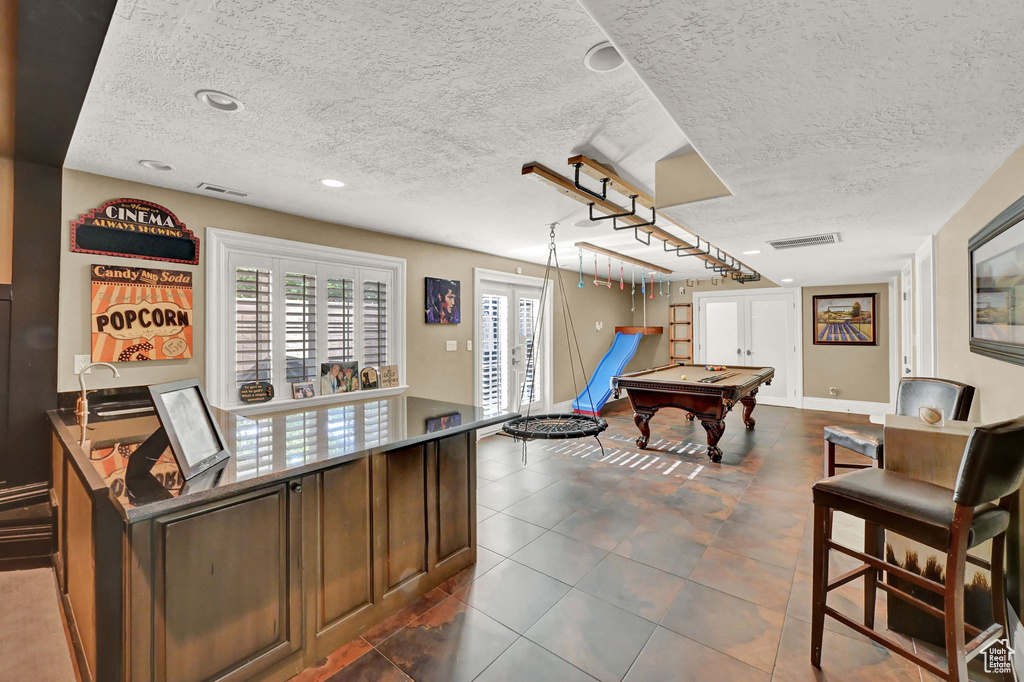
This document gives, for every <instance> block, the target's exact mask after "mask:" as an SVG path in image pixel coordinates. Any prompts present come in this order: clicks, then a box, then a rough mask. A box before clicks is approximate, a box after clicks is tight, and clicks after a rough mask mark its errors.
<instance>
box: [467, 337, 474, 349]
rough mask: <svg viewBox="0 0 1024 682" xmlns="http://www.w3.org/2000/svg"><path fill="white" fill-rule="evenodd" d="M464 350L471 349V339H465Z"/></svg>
mask: <svg viewBox="0 0 1024 682" xmlns="http://www.w3.org/2000/svg"><path fill="white" fill-rule="evenodd" d="M466 350H473V339H467V340H466Z"/></svg>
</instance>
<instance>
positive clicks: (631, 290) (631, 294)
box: [629, 263, 636, 313]
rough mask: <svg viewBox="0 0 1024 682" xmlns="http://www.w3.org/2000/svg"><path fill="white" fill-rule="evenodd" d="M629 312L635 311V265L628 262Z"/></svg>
mask: <svg viewBox="0 0 1024 682" xmlns="http://www.w3.org/2000/svg"><path fill="white" fill-rule="evenodd" d="M629 303H630V309H629V312H631V313H635V312H636V266H635V265H633V264H632V263H630V264H629Z"/></svg>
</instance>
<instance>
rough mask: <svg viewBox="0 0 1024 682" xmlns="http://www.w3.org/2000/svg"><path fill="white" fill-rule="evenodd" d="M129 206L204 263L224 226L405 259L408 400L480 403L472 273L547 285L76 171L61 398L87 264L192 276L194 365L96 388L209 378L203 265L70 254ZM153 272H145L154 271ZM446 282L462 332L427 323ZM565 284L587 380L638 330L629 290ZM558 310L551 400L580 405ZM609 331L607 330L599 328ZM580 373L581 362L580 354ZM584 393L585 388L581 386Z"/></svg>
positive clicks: (488, 261)
mask: <svg viewBox="0 0 1024 682" xmlns="http://www.w3.org/2000/svg"><path fill="white" fill-rule="evenodd" d="M123 197H129V198H135V199H145V200H148V201H153V202H156V203H158V204H161V205H163V206H165V207H167V208H168V209H169V210H170V211H171V212H172V213H174V214H175V215H176V216H177V217H178V218H179V219H180V220H181V221H182V222H183V223H185V225H186V226H187V227H188V228H189V229H190V230H192V231H193V232H195V234H196V235H198V236H199V238H200V257H201V258H202V257H203V256H204V254H205V249H204V248H203V246H204V243H205V242H204V228H206V227H217V228H223V229H226V230H234V231H237V232H248V233H252V234H259V235H265V236H272V237H280V238H284V239H290V240H294V241H300V242H308V243H310V244H323V245H329V246H337V247H342V248H346V249H352V250H356V251H365V252H368V253H377V254H383V255H387V256H398V257H401V258H405V259H406V260H407V270H406V277H407V282H408V291H407V299H406V311H407V320H406V330H407V341H406V342H407V363H408V367H407V369H406V376H405V377H403V381H404V382H406V383H408V384H409V387H410V389H409V395H418V396H423V397H429V398H436V399H441V400H451V401H455V402H463V403H472V402H473V399H474V385H473V372H474V352H470V351H467V350H466V341H468V340H470V339H472V338H473V332H474V315H475V304H474V300H475V296H474V291H473V268H474V267H480V268H486V269H489V270H498V271H503V272H515V269H516V267H522V268H523V274H524V275H532V276H535V277H540V276H542V275H543V273H544V267H543V266H540V265H533V264H528V263H523V262H521V261H515V260H512V259H508V258H501V257H498V256H490V255H486V254H482V253H478V252H475V251H468V250H464V249H456V248H451V247H446V246H440V245H437V244H430V243H427V242H420V241H415V240H411V239H405V238H402V237H394V236H390V235H385V234H380V233H376V232H368V231H365V230H358V229H355V228H350V227H345V226H342V225H336V224H333V223H326V222H321V221H318V220H310V219H308V218H300V217H297V216H293V215H288V214H284V213H279V212H276V211H270V210H266V209H261V208H253V207H251V206H246V205H245V204H240V203H235V202H230V201H224V200H221V199H216V198H211V197H200V196H196V195H194V194H188V193H184V192H177V191H173V190H167V189H161V188H158V187H152V186H149V185H142V184H137V183H132V182H126V181H122V180H116V179H113V178H108V177H103V176H99V175H91V174H88V173H81V172H78V171H71V170H65V171H64V201H63V207H62V211H63V227H62V230H63V236H62V244H63V246H62V255H61V281H60V327H59V332H58V333H59V338H58V359H57V361H58V363H59V367H58V380H57V390H58V391H70V390H75V389H77V388H78V383H77V377H76V375H75V374H74V356H75V354H85V353H88V352H89V326H90V325H89V323H90V320H89V314H88V313H89V310H90V307H89V295H90V292H89V265H90V264H91V263H112V264H115V265H116V264H122V265H135V266H137V267H168V268H170V269H180V270H190V271H192V272H193V273H194V285H193V287H194V299H195V300H194V307H195V311H196V312H195V316H194V325H195V343H194V349H193V353H194V356H193V358H192V359H190V360H186V361H180V360H178V361H150V362H146V363H134V364H121V365H119V368H120V371H121V378H120V380H115V379H113V378H112V377H110V375H109V374H108V373H107V372H96V374H95V376H94V377H92V378H91V379H90V382H89V383H90V385H95V386H96V387H97V388H100V387H110V386H134V385H142V384H152V383H157V382H162V381H172V380H175V379H182V378H187V377H200V378H204V362H205V357H206V354H205V339H204V334H205V331H206V325H205V320H204V317H203V316H204V310H205V277H204V270H203V268H204V261H203V260H200V263H199V265H198V266H189V265H180V264H177V263H168V264H164V265H161V264H160V262H159V261H146V260H141V259H127V258H114V257H107V256H94V255H89V254H78V253H71V252H70V250H69V244H70V223H71V221H72V220H74V219H75V218H77V217H78V216H79V215H81V214H82V213H85V212H86V211H88V210H90V209H92V208H95V207H97V206H99V205H101V204H102V203H104V202H106V201H110V200H112V199H119V198H123ZM537 239H538V240H541V241H545V242H546V241H547V230H541V229H538V230H537ZM147 264H148V265H147ZM427 276H431V277H446V278H450V279H457V280H461V282H462V300H463V312H462V323H461V324H459V325H428V324H426V323H425V322H424V313H423V296H424V283H423V280H424V277H427ZM564 277H565V284H566V287H567V291H568V294H567V296H568V299H569V304H570V306H571V309H572V318H573V322H574V324H575V329H576V334H577V338H578V341H579V345H580V350H581V352H582V354H583V359H584V362H585V364H586V368H587V372H588V374H589V372H590V371H592V370H593V368H594V367H595V366H596V364H597V362H598V361H599V360H600V359H601V357H602V356H603V355H604V353H605V352H606V351H607V350H608V347H609V346H610V345H611V340H612V336H613V335H614V327H615V326H616V325H625V324H630V323H631V322H632V313H631V312H630V303H629V295H628V290H627V292H626V293H625V294H623V293H622V292H619V291H618V289H615V290H613V291H609V290H608V289H605V288H603V287H602V288H601V290H600V291H596V289H597V287H593V286H591V287H589V288H587V287H585V288H583V289H579V288H577V287H576V281H577V278H576V274H575V273H573V272H565V273H564ZM554 301H555V306H554V310H553V326H554V355H553V362H554V367H555V369H554V400H555V401H556V402H560V401H564V400H569V399H571V398H573V397H575V394H574V393H573V382H572V378H571V376H570V373H569V365H568V362H567V360H566V357H567V352H568V351H567V348H566V340H565V331H564V323H563V318H562V314H561V304H560V299H559V298H558V296H557V295H556V297H555V299H554ZM596 322H602V323H603V325H604V328H603V329H602V330H601V331H597V330H596V329H595V323H596ZM446 340H457V341H458V343H459V350H458V351H455V352H446V351H445V349H444V345H445V341H446ZM573 359H574V363H575V365H576V368H577V373H578V372H579V361H578V359H577V358H576V355H575V351H574V353H573ZM580 388H581V389H582V386H580Z"/></svg>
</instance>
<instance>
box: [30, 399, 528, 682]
mask: <svg viewBox="0 0 1024 682" xmlns="http://www.w3.org/2000/svg"><path fill="white" fill-rule="evenodd" d="M298 408H299V409H298V410H294V409H293V410H292V411H289V412H282V413H274V414H267V415H258V416H255V417H253V418H251V419H249V418H246V417H242V416H238V415H235V414H231V413H228V412H224V411H220V410H216V411H215V412H216V418H217V421H218V423H219V426H220V428H221V431H222V432H223V434H224V436H225V439H226V440H227V441H228V443H229V448H228V449H229V450H230V451H231V452H232V456H231V457H230V458H229V459H228V460H227V461H226V462H225V463H223V464H222V465H221V466H220V467H218V468H216V469H213V470H210V471H208V472H204V473H203V474H201V475H200V476H198V477H194V478H192V479H190V480H189V481H188V482H185V481H183V480H182V479H181V476H180V474H179V472H178V469H177V466H176V464H175V463H174V459H173V457H172V456H171V454H170V452H169V451H168V452H165V453H164V456H163V457H161V459H160V461H158V462H157V464H156V465H155V467H154V468H153V471H152V473H151V475H150V476H148V477H146V478H144V479H139V480H133V481H130V482H129V483H128V484H126V481H125V468H126V466H127V463H128V456H129V455H130V454H131V452H132V451H134V449H135V448H137V447H138V445H139V444H141V443H142V442H143V441H145V439H146V438H147V437H149V435H150V434H151V433H152V432H153V431H155V430H156V429H157V427H158V426H159V422H158V420H157V418H156V416H155V415H153V414H152V413H150V414H148V415H141V416H140V415H138V414H121V415H110V416H102V415H100V414H91V415H90V416H89V419H88V421H87V423H86V424H85V425H84V426H85V428H84V433H83V425H82V424H81V423H80V422H79V419H78V418H77V417H76V416H75V414H74V412H73V411H72V410H53V411H50V412H48V413H47V414H48V417H49V419H50V421H51V423H52V426H53V430H54V440H53V443H54V445H53V468H54V471H53V481H54V484H53V496H54V499H55V503H56V507H57V513H58V521H57V525H58V549H57V552H56V555H55V557H54V564H55V566H56V568H57V576H58V583H59V585H60V589H61V593H62V598H63V602H64V611H65V615H66V617H67V619H68V624H69V627H70V629H71V633H72V640H73V643H74V645H75V649H76V656H77V658H78V660H79V663H80V667H81V668H82V669H83V678H84V679H87V680H133V681H134V680H146V681H148V680H153V681H156V680H175V681H178V680H182V681H186V682H187V681H190V680H197V681H198V680H243V679H259V680H285V679H288V677H290V676H292V675H294V674H295V673H297V672H299V671H301V670H303V669H304V668H306V667H309V666H310V665H312V664H314V663H315V662H316V661H318V660H321V659H322V658H324V657H325V656H326V655H327V654H328V653H330V652H331V651H333V650H334V649H336V648H337V647H339V646H341V645H342V644H345V643H346V642H348V641H350V640H351V639H352V638H354V637H355V636H357V635H358V634H359V633H361V632H363V631H365V630H366V629H368V628H369V627H372V626H373V625H375V624H376V623H378V622H380V621H381V620H383V619H384V618H386V617H387V616H388V615H390V614H392V613H394V612H395V611H396V610H398V609H400V608H402V607H403V606H405V605H407V604H409V603H411V602H412V601H415V600H416V599H417V598H418V597H419V596H421V595H423V594H425V593H426V592H428V591H430V590H431V589H433V588H435V587H436V586H437V585H439V584H440V583H442V582H443V581H445V580H447V579H448V578H451V577H452V576H454V575H456V574H457V573H458V572H459V571H461V570H463V569H464V568H466V567H467V566H470V565H471V564H473V563H474V562H475V561H476V486H475V481H476V446H475V444H476V430H477V429H479V428H481V427H484V426H488V425H491V424H495V423H499V422H502V421H506V420H507V419H510V418H512V417H513V416H515V415H513V414H501V415H496V416H492V417H487V416H485V415H484V413H483V410H482V409H481V408H478V407H473V406H469V405H460V404H455V403H447V402H442V401H435V400H428V399H423V398H389V399H384V400H377V401H367V402H361V403H346V404H341V405H338V406H334V407H318V408H317V409H312V410H308V411H303V410H301V405H299V406H298ZM97 411H100V410H97ZM110 412H116V410H111V411H108V415H109V414H110Z"/></svg>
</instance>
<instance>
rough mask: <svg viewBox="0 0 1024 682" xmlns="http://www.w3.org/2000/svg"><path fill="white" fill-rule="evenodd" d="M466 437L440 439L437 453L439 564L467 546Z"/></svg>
mask: <svg viewBox="0 0 1024 682" xmlns="http://www.w3.org/2000/svg"><path fill="white" fill-rule="evenodd" d="M468 439H469V436H468V435H467V434H459V435H458V436H450V437H448V438H442V439H441V440H440V441H439V443H438V449H437V489H438V491H437V492H438V494H437V506H438V514H437V517H438V518H437V521H438V547H437V557H438V560H439V561H443V560H444V559H445V558H447V557H449V556H451V555H452V554H454V553H455V552H457V551H459V550H461V549H465V548H466V547H469V546H470V542H471V536H470V514H469V509H470V499H469V492H470V489H471V487H470V478H469V477H470V466H469V440H468Z"/></svg>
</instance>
